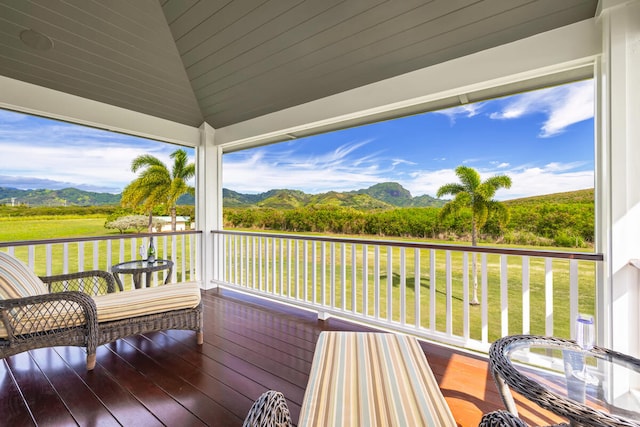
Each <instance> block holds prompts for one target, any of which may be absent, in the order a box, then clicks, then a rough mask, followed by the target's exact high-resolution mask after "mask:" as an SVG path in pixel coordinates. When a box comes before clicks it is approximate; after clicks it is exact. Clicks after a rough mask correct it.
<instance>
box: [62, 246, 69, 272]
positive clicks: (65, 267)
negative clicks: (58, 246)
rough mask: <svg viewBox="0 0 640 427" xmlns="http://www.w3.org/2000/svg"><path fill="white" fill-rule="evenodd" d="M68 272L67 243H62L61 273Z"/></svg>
mask: <svg viewBox="0 0 640 427" xmlns="http://www.w3.org/2000/svg"><path fill="white" fill-rule="evenodd" d="M67 273H69V243H67V242H65V243H63V244H62V274H67Z"/></svg>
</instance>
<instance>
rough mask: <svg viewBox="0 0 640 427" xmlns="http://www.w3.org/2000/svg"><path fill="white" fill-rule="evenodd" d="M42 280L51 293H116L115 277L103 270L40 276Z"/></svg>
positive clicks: (92, 294)
mask: <svg viewBox="0 0 640 427" xmlns="http://www.w3.org/2000/svg"><path fill="white" fill-rule="evenodd" d="M40 279H41V280H42V281H43V282H44V284H45V285H47V286H48V287H49V292H63V291H80V292H84V293H85V294H88V295H91V296H95V295H102V294H107V293H112V292H115V291H116V287H115V280H114V279H113V275H112V274H111V273H109V272H107V271H102V270H90V271H81V272H78V273H70V274H60V275H57V276H40ZM120 290H121V291H122V290H123V289H120Z"/></svg>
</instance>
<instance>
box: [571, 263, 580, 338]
mask: <svg viewBox="0 0 640 427" xmlns="http://www.w3.org/2000/svg"><path fill="white" fill-rule="evenodd" d="M578 298H579V295H578V261H577V260H575V259H572V260H569V321H570V322H571V324H573V322H574V321H575V320H576V319H577V318H578V312H579V309H580V308H579V305H578V301H579V299H578ZM569 333H570V334H571V335H570V336H571V339H575V338H576V337H575V328H569Z"/></svg>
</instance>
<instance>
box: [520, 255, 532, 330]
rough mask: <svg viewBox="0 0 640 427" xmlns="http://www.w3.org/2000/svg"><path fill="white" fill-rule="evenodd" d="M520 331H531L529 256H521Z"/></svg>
mask: <svg viewBox="0 0 640 427" xmlns="http://www.w3.org/2000/svg"><path fill="white" fill-rule="evenodd" d="M522 333H523V334H525V335H528V334H530V333H531V290H530V284H529V257H528V256H523V257H522Z"/></svg>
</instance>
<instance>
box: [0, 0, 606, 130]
mask: <svg viewBox="0 0 640 427" xmlns="http://www.w3.org/2000/svg"><path fill="white" fill-rule="evenodd" d="M596 6H597V0H562V1H557V0H431V1H427V0H387V1H385V0H342V1H340V0H322V1H318V0H199V1H198V0H136V1H127V0H108V1H99V0H93V1H89V0H64V1H63V0H33V1H26V0H0V75H4V76H7V77H11V78H14V79H18V80H22V81H25V82H29V83H33V84H37V85H40V86H44V87H48V88H51V89H55V90H58V91H63V92H67V93H70V94H73V95H77V96H80V97H84V98H88V99H93V100H97V101H101V102H105V103H108V104H112V105H116V106H119V107H123V108H127V109H130V110H133V111H138V112H142V113H146V114H150V115H153V116H157V117H161V118H165V119H168V120H172V121H175V122H179V123H183V124H187V125H191V126H200V125H201V124H202V122H203V121H206V122H207V123H209V124H210V125H211V126H213V127H214V128H220V127H224V126H227V125H230V124H233V123H238V122H241V121H244V120H247V119H251V118H253V117H257V116H261V115H264V114H268V113H271V112H274V111H278V110H281V109H284V108H287V107H292V106H295V105H298V104H302V103H305V102H309V101H313V100H315V99H319V98H322V97H326V96H328V95H332V94H335V93H339V92H342V91H345V90H348V89H352V88H355V87H359V86H363V85H366V84H369V83H373V82H376V81H379V80H382V79H386V78H390V77H393V76H396V75H400V74H403V73H407V72H410V71H413V70H416V69H420V68H424V67H428V66H430V65H433V64H436V63H439V62H443V61H447V60H450V59H453V58H456V57H460V56H464V55H468V54H470V53H473V52H478V51H481V50H484V49H488V48H491V47H494V46H498V45H501V44H504V43H508V42H511V41H515V40H518V39H521V38H524V37H528V36H531V35H534V34H537V33H540V32H544V31H548V30H551V29H553V28H557V27H561V26H565V25H568V24H571V23H574V22H578V21H581V20H584V19H588V18H591V17H593V16H594V14H595V11H596ZM29 29H31V30H34V31H36V32H37V33H40V34H42V35H45V36H46V37H48V38H49V39H50V40H51V41H52V44H53V46H52V47H51V48H50V49H48V50H43V49H41V48H42V47H45V46H46V43H45V44H44V45H37V44H36V45H34V44H33V43H32V46H28V45H27V44H26V43H25V42H24V41H22V40H21V33H22V38H23V39H28V36H29V35H30V34H25V33H23V32H24V31H25V30H29ZM45 41H46V40H45ZM27 43H28V40H27ZM33 46H36V47H33ZM39 47H40V48H39Z"/></svg>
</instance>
